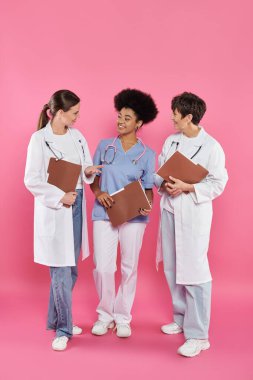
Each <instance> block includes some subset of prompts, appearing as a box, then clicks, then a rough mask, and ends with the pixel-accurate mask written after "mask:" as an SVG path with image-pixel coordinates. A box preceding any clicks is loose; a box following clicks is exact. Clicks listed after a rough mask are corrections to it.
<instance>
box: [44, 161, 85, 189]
mask: <svg viewBox="0 0 253 380" xmlns="http://www.w3.org/2000/svg"><path fill="white" fill-rule="evenodd" d="M81 168H82V167H81V165H77V164H73V163H72V162H68V161H64V160H56V159H55V158H52V157H51V158H50V161H49V164H48V169H47V172H48V173H49V176H48V180H47V182H48V183H50V184H51V185H54V186H56V187H58V188H59V189H61V190H63V191H65V193H68V192H70V191H75V189H76V185H77V181H78V177H79V175H80V172H81Z"/></svg>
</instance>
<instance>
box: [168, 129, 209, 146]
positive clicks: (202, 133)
mask: <svg viewBox="0 0 253 380" xmlns="http://www.w3.org/2000/svg"><path fill="white" fill-rule="evenodd" d="M199 127H200V128H201V129H200V131H199V134H198V136H197V137H194V146H202V145H203V143H204V141H205V139H206V136H207V133H206V131H205V129H204V128H203V127H201V126H199ZM182 136H183V134H182V133H177V134H175V135H174V136H173V140H172V141H173V143H180V140H181V139H182Z"/></svg>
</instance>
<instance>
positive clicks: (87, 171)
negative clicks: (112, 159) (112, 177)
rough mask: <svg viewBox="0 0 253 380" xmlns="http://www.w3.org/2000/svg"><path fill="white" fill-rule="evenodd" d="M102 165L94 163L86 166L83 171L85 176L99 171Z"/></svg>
mask: <svg viewBox="0 0 253 380" xmlns="http://www.w3.org/2000/svg"><path fill="white" fill-rule="evenodd" d="M103 167H104V165H94V166H88V167H87V168H86V169H85V171H84V173H85V175H86V176H87V177H90V176H92V174H97V173H101V169H102V168H103Z"/></svg>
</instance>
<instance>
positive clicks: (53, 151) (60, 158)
mask: <svg viewBox="0 0 253 380" xmlns="http://www.w3.org/2000/svg"><path fill="white" fill-rule="evenodd" d="M71 137H72V139H73V142H74V145H75V147H76V148H77V146H76V142H75V140H74V138H73V136H72V135H71ZM78 142H79V143H80V144H81V148H82V152H83V158H84V159H85V153H84V148H83V144H82V141H81V140H78ZM45 143H46V146H47V147H48V149H49V150H50V151H51V152H52V153H53V155H54V156H55V158H56V161H60V160H62V159H63V158H64V154H63V153H62V152H61V151H59V150H58V149H53V148H52V147H51V146H50V144H49V142H48V141H46V140H45ZM56 152H57V154H56ZM58 153H59V155H60V156H58Z"/></svg>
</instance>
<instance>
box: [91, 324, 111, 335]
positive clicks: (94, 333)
mask: <svg viewBox="0 0 253 380" xmlns="http://www.w3.org/2000/svg"><path fill="white" fill-rule="evenodd" d="M113 328H114V322H112V323H110V325H109V326H108V327H107V330H106V331H105V332H102V333H98V332H95V331H93V330H91V333H92V334H93V335H96V336H103V335H105V334H107V333H108V330H110V329H113Z"/></svg>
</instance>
